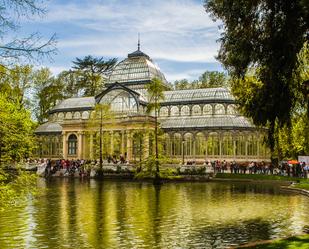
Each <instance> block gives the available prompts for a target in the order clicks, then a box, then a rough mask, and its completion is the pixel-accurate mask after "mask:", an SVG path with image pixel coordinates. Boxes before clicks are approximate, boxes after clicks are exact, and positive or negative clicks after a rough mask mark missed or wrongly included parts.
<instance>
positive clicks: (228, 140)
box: [221, 132, 234, 156]
mask: <svg viewBox="0 0 309 249" xmlns="http://www.w3.org/2000/svg"><path fill="white" fill-rule="evenodd" d="M221 146H222V155H225V156H232V155H233V154H234V147H233V137H232V134H231V133H230V132H226V133H224V134H223V139H222V145H221Z"/></svg>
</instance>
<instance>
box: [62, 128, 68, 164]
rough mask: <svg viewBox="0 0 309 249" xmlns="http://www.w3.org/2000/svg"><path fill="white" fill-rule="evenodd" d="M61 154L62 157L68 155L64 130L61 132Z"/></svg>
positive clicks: (65, 157)
mask: <svg viewBox="0 0 309 249" xmlns="http://www.w3.org/2000/svg"><path fill="white" fill-rule="evenodd" d="M62 156H63V158H64V159H67V157H68V141H67V135H66V133H65V131H63V132H62Z"/></svg>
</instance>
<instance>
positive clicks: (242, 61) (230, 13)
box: [205, 0, 309, 151]
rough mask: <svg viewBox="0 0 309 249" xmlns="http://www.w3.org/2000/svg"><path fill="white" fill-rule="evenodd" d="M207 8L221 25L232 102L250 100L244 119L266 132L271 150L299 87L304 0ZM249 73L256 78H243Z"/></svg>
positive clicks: (233, 1)
mask: <svg viewBox="0 0 309 249" xmlns="http://www.w3.org/2000/svg"><path fill="white" fill-rule="evenodd" d="M205 8H206V11H207V12H210V13H211V14H212V16H213V17H214V19H220V20H221V21H222V22H223V32H222V34H221V38H220V42H221V47H220V51H219V55H218V59H219V60H220V61H221V62H222V63H223V65H224V66H225V67H226V69H227V70H228V72H229V74H230V75H231V76H232V77H233V78H234V79H235V80H234V83H233V86H232V89H234V90H235V89H236V90H235V91H234V94H235V96H236V99H237V100H238V101H239V103H244V102H249V101H250V104H249V105H246V107H245V108H244V109H245V114H246V115H247V116H249V117H250V118H252V120H253V122H254V123H255V124H256V125H261V126H267V127H268V133H269V136H268V138H269V140H268V141H269V145H270V148H271V150H272V151H273V149H274V147H275V138H274V131H275V127H276V125H278V126H279V127H282V126H284V125H288V126H289V124H290V121H291V113H292V111H293V108H294V106H295V100H296V96H295V93H296V92H298V91H295V88H297V87H298V84H297V82H295V80H294V78H293V72H294V70H295V69H296V68H297V61H298V59H297V55H298V53H299V52H300V50H301V49H302V47H303V45H304V43H305V41H306V39H308V25H309V16H308V13H309V9H308V1H307V0H295V1H286V0H272V1H270V0H258V1H248V0H224V1H221V0H207V1H205ZM252 68H254V71H255V73H254V75H252V74H251V76H252V77H248V78H246V79H245V76H246V75H247V74H248V72H250V71H251V70H252ZM247 86H250V87H251V90H250V91H251V92H250V94H249V92H248V91H246V90H245V88H246V87H247ZM239 89H243V90H245V92H246V94H242V91H239Z"/></svg>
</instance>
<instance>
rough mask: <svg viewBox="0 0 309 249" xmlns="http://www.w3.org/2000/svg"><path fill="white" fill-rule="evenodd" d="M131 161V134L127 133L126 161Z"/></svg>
mask: <svg viewBox="0 0 309 249" xmlns="http://www.w3.org/2000/svg"><path fill="white" fill-rule="evenodd" d="M129 160H132V132H131V131H130V130H128V131H127V161H129Z"/></svg>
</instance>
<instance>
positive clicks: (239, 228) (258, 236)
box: [186, 219, 272, 248]
mask: <svg viewBox="0 0 309 249" xmlns="http://www.w3.org/2000/svg"><path fill="white" fill-rule="evenodd" d="M271 235H272V233H271V224H270V223H268V222H267V221H265V220H261V219H252V220H247V221H245V222H241V223H237V224H224V226H223V225H219V226H218V225H213V226H207V227H198V228H196V229H194V230H193V231H192V232H191V233H190V236H188V237H187V238H186V239H187V240H188V241H189V245H188V246H189V247H192V248H194V247H196V246H197V245H204V246H203V248H227V247H229V246H231V245H240V244H244V243H247V242H250V241H260V240H267V239H270V238H271Z"/></svg>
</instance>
